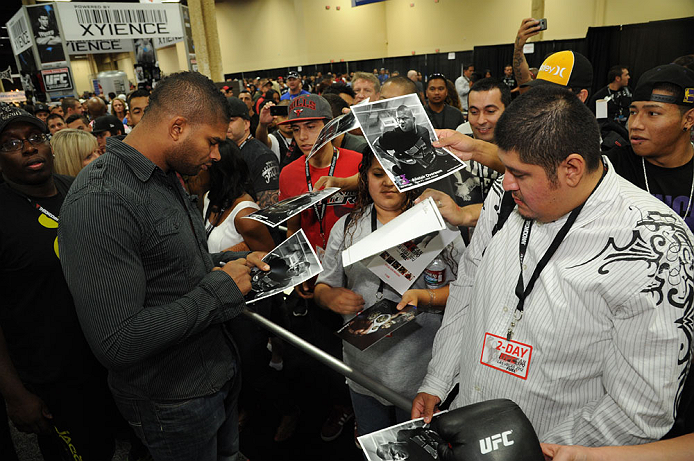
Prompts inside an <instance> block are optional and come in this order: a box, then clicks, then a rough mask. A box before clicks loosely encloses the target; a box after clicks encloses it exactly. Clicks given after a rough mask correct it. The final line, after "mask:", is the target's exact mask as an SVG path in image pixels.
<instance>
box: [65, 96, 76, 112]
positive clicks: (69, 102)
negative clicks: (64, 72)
mask: <svg viewBox="0 0 694 461" xmlns="http://www.w3.org/2000/svg"><path fill="white" fill-rule="evenodd" d="M79 103H80V102H79V100H77V99H76V98H72V97H67V98H65V99H63V103H62V106H63V114H67V110H68V109H72V108H73V107H75V105H76V104H79Z"/></svg>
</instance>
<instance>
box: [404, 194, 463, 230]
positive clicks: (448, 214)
mask: <svg viewBox="0 0 694 461" xmlns="http://www.w3.org/2000/svg"><path fill="white" fill-rule="evenodd" d="M428 197H431V198H432V199H434V203H435V204H436V207H437V208H438V209H439V212H440V213H441V216H443V219H445V220H446V221H447V222H448V223H450V224H451V225H453V226H461V225H463V223H462V221H463V218H464V216H462V213H461V208H460V207H459V206H458V205H457V204H456V203H455V201H454V200H453V199H452V198H451V196H450V195H448V194H444V193H443V192H440V191H437V190H434V189H426V190H425V191H424V192H422V195H420V196H419V197H417V199H416V200H415V201H414V203H419V202H421V201H422V200H426V199H427V198H428Z"/></svg>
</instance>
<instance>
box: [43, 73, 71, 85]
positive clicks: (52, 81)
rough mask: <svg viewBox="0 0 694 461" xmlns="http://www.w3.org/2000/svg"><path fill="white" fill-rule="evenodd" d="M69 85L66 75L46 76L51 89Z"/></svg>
mask: <svg viewBox="0 0 694 461" xmlns="http://www.w3.org/2000/svg"><path fill="white" fill-rule="evenodd" d="M68 83H69V81H68V79H67V75H66V74H53V75H46V84H47V85H49V86H51V87H61V86H67V85H68Z"/></svg>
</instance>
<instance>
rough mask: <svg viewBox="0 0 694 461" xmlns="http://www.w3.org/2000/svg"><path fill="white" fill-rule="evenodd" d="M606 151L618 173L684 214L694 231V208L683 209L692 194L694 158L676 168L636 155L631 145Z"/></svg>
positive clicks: (685, 207)
mask: <svg viewBox="0 0 694 461" xmlns="http://www.w3.org/2000/svg"><path fill="white" fill-rule="evenodd" d="M605 155H607V157H608V158H609V159H610V162H612V165H614V169H615V171H616V172H617V174H618V175H620V176H622V177H623V178H625V179H626V180H628V181H629V182H631V183H632V184H634V185H636V186H637V187H639V188H641V189H643V190H649V189H650V192H651V194H652V195H653V196H654V197H655V198H657V199H658V200H660V201H661V202H663V203H665V204H666V205H667V206H669V207H670V208H672V209H673V210H674V211H675V213H677V214H678V215H680V216H682V217H683V219H684V222H685V223H687V226H689V229H691V230H692V231H694V217H692V214H694V209H690V211H689V215H688V216H687V217H684V213H685V211H686V210H687V207H688V205H689V196H690V194H691V190H692V180H693V179H694V159H692V160H690V161H689V162H687V163H686V164H684V165H682V166H679V167H676V168H663V167H659V166H656V165H653V164H652V163H650V162H648V161H642V157H639V156H638V155H636V154H635V153H634V151H633V149H632V148H631V146H624V147H615V148H614V149H611V150H610V151H608V152H607V153H606V154H605ZM644 165H645V167H646V175H647V177H648V188H646V181H645V179H644V174H643V168H644Z"/></svg>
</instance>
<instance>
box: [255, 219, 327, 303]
mask: <svg viewBox="0 0 694 461" xmlns="http://www.w3.org/2000/svg"><path fill="white" fill-rule="evenodd" d="M263 261H264V262H266V263H268V264H269V265H270V270H269V271H261V270H257V268H255V267H254V268H253V269H251V291H250V293H248V294H247V295H246V303H247V304H250V303H254V302H256V301H258V300H260V299H263V298H267V297H268V296H272V295H274V294H277V293H280V292H282V291H284V290H286V289H288V288H293V287H295V286H296V285H299V284H300V283H302V282H305V281H306V280H308V279H310V278H312V277H313V276H315V275H316V274H319V273H321V272H322V271H323V266H321V264H320V261H318V257H317V256H316V253H314V251H313V248H312V247H311V244H310V243H308V240H307V239H306V235H305V234H304V231H303V230H302V229H299V232H297V233H295V234H293V235H292V236H291V237H289V238H288V239H287V240H285V241H284V242H282V243H281V244H280V245H279V246H277V247H276V248H275V249H274V250H272V251H271V252H270V253H268V254H267V255H266V256H265V257H264V258H263Z"/></svg>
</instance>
